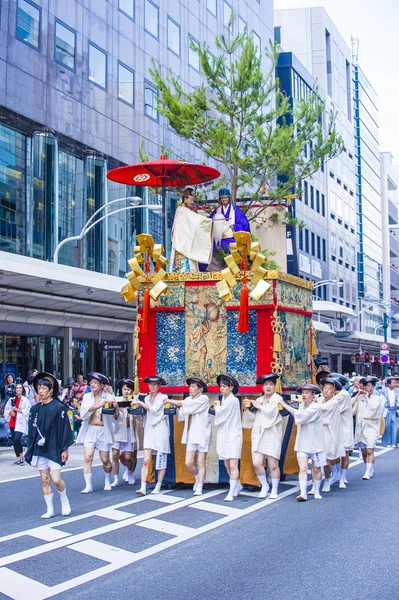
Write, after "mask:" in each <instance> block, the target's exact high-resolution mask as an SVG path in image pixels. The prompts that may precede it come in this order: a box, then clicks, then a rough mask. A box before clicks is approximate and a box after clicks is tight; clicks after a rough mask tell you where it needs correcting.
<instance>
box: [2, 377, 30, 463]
mask: <svg viewBox="0 0 399 600" xmlns="http://www.w3.org/2000/svg"><path fill="white" fill-rule="evenodd" d="M23 392H24V388H23V386H22V383H17V385H16V386H15V396H14V397H12V398H10V399H9V400H8V402H7V404H6V405H5V408H4V416H5V419H6V421H7V422H8V427H9V428H10V431H11V437H12V444H13V446H14V452H15V456H16V457H17V460H16V461H15V463H14V465H23V464H24V463H25V461H24V450H23V447H22V436H23V435H26V434H27V433H28V418H29V411H30V408H31V405H30V402H29V400H28V399H27V398H26V397H25V396H24V395H23Z"/></svg>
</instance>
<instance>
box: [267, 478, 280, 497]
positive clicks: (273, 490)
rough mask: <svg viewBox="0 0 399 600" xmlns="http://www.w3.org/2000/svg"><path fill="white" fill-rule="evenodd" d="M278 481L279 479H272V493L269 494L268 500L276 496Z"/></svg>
mask: <svg viewBox="0 0 399 600" xmlns="http://www.w3.org/2000/svg"><path fill="white" fill-rule="evenodd" d="M279 483H280V480H279V479H272V493H271V494H270V496H269V500H270V499H272V500H275V499H276V498H278V484H279Z"/></svg>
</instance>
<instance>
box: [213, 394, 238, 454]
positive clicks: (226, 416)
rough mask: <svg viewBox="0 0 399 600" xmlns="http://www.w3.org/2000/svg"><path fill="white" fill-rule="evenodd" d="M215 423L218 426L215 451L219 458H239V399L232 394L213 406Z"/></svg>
mask: <svg viewBox="0 0 399 600" xmlns="http://www.w3.org/2000/svg"><path fill="white" fill-rule="evenodd" d="M215 424H216V425H217V426H218V431H217V437H216V452H217V454H218V456H219V458H220V459H223V458H224V459H226V458H241V448H242V425H241V409H240V401H239V400H238V398H236V397H235V396H234V395H233V394H230V395H229V396H227V397H226V398H223V400H222V403H221V404H220V405H217V406H216V407H215Z"/></svg>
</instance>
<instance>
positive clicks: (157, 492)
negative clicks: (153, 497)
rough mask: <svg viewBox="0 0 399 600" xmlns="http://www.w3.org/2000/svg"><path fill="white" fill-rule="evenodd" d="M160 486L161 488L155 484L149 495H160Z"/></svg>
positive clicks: (159, 484)
mask: <svg viewBox="0 0 399 600" xmlns="http://www.w3.org/2000/svg"><path fill="white" fill-rule="evenodd" d="M161 486H162V483H157V484H156V486H155V487H154V489H153V490H152V492H151V494H160V493H161Z"/></svg>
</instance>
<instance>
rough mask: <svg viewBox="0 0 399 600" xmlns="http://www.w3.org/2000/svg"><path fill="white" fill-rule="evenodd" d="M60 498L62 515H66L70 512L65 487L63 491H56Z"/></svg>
mask: <svg viewBox="0 0 399 600" xmlns="http://www.w3.org/2000/svg"><path fill="white" fill-rule="evenodd" d="M58 493H59V495H60V498H61V514H62V516H63V517H67V516H68V515H70V514H71V505H70V504H69V500H68V496H67V494H66V488H65V489H64V491H63V492H58Z"/></svg>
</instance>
